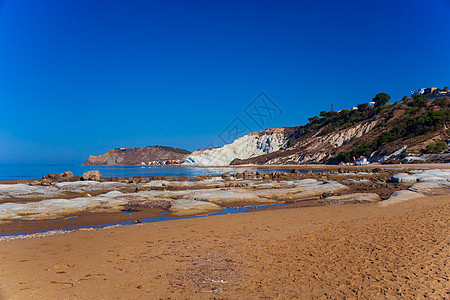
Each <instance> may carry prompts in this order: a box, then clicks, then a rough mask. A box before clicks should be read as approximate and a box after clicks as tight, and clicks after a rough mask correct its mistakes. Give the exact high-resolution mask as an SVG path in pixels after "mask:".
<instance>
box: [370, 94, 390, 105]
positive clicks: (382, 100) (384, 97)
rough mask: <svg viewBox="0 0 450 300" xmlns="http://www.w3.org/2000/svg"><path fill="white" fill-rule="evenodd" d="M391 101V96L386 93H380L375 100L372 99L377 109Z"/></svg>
mask: <svg viewBox="0 0 450 300" xmlns="http://www.w3.org/2000/svg"><path fill="white" fill-rule="evenodd" d="M389 100H391V96H389V95H388V94H386V93H378V94H377V95H376V96H375V98H373V99H372V101H373V102H375V107H378V106H381V105H385V104H386V103H388V102H389Z"/></svg>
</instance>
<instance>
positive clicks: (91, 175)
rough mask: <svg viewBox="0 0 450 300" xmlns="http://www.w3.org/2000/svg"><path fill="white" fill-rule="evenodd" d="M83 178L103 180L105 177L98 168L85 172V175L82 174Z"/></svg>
mask: <svg viewBox="0 0 450 300" xmlns="http://www.w3.org/2000/svg"><path fill="white" fill-rule="evenodd" d="M81 178H82V179H83V180H86V181H87V180H92V181H103V180H105V178H103V175H102V173H100V172H99V171H98V170H94V171H87V172H85V173H83V176H81Z"/></svg>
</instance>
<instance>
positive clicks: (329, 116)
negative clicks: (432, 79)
mask: <svg viewBox="0 0 450 300" xmlns="http://www.w3.org/2000/svg"><path fill="white" fill-rule="evenodd" d="M372 104H373V103H372ZM377 104H378V106H377V105H374V106H372V107H370V106H369V105H368V104H367V103H366V104H361V105H358V108H357V109H352V110H342V111H339V112H333V111H331V112H325V111H323V112H321V113H320V116H316V117H312V118H309V123H308V124H306V125H302V126H298V127H296V128H295V131H294V133H293V134H292V135H290V136H289V137H287V139H286V141H285V143H284V147H282V148H281V149H279V150H277V151H273V152H270V153H267V154H264V155H260V156H256V157H250V158H247V159H239V158H236V159H234V160H233V161H232V162H231V164H232V165H240V164H301V163H339V162H349V161H352V160H353V158H354V157H356V158H357V157H359V156H366V157H368V158H370V160H371V161H384V162H387V161H389V160H392V159H402V158H405V157H407V156H408V154H415V155H420V154H422V155H424V157H436V155H435V156H430V155H428V156H427V155H425V154H437V153H441V154H444V153H447V155H445V156H449V155H448V153H449V151H448V150H447V148H448V144H449V142H450V140H449V133H450V132H449V127H450V97H448V96H443V97H437V98H436V97H434V99H429V98H427V97H424V96H423V95H417V96H415V97H414V98H407V97H404V98H403V99H402V100H401V101H398V102H396V103H394V104H382V103H381V104H379V103H377ZM394 152H397V153H395V155H393V156H390V155H391V154H392V153H394Z"/></svg>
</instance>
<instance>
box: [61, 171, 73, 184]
mask: <svg viewBox="0 0 450 300" xmlns="http://www.w3.org/2000/svg"><path fill="white" fill-rule="evenodd" d="M57 180H58V181H65V182H67V181H75V175H73V173H72V172H69V171H66V172H64V173H61V174H59V175H58V178H57Z"/></svg>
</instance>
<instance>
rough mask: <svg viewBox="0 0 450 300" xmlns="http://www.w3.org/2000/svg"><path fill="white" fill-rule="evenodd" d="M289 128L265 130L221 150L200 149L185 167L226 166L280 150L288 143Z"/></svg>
mask: <svg viewBox="0 0 450 300" xmlns="http://www.w3.org/2000/svg"><path fill="white" fill-rule="evenodd" d="M290 132H292V130H290V129H289V128H274V129H265V130H262V131H259V132H252V133H249V134H247V135H245V136H243V137H241V138H238V139H236V140H234V141H233V142H232V143H231V144H227V145H224V146H223V147H220V148H213V149H200V150H197V151H194V152H192V153H191V155H189V156H188V157H187V158H186V159H185V161H184V162H183V164H184V165H195V166H226V165H229V164H230V163H231V162H232V161H233V160H235V159H247V158H252V157H256V156H259V155H263V154H266V153H272V152H274V151H277V150H280V149H281V147H282V146H283V144H284V143H286V141H287V138H288V136H289V133H290Z"/></svg>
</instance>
